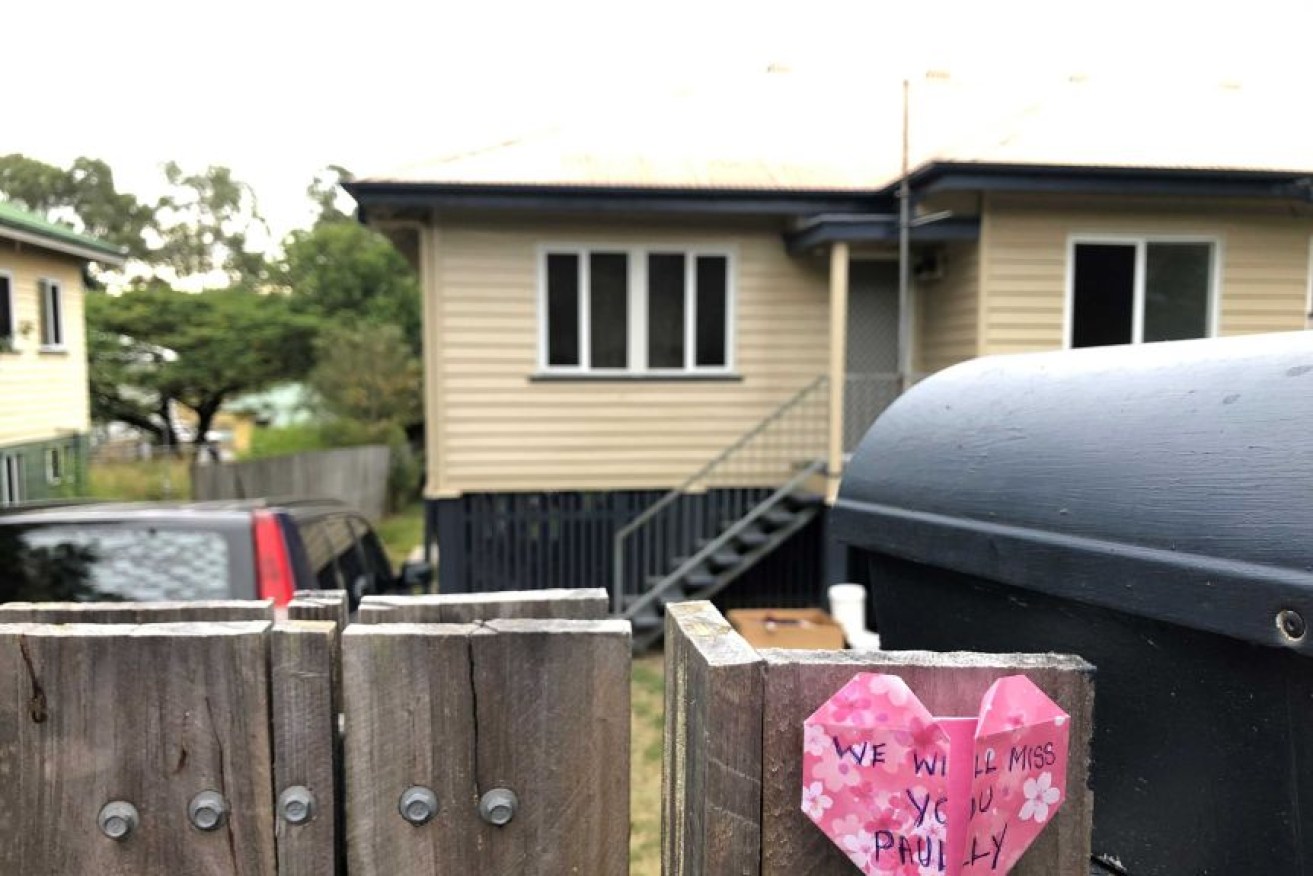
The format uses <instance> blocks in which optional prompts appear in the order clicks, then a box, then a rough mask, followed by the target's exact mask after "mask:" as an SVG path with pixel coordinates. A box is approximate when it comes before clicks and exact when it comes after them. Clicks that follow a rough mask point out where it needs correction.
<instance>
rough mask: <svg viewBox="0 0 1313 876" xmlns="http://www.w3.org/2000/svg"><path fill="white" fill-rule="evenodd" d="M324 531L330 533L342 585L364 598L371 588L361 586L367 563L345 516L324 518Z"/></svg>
mask: <svg viewBox="0 0 1313 876" xmlns="http://www.w3.org/2000/svg"><path fill="white" fill-rule="evenodd" d="M324 530H325V531H326V532H327V533H328V540H329V543H330V544H331V545H332V549H333V554H334V557H335V558H336V561H337V571H338V574H339V575H340V576H341V577H342V584H343V586H345V587H346V589H347V590H350V591H351V593H352V594H353V595H354V596H357V597H359V596H362V595H364V593H365V592H368V591H369V589H370V588H368V587H365V588H362V587H361V586H360V578H361V577H362V576H363V575H364V574H365V561H364V558H363V557H362V556H361V553H360V549H359V548H358V546H357V545H356V536H355V533H353V532H352V531H351V524H350V523H349V522H348V521H347V516H346V515H345V514H334V515H332V516H331V517H326V518H324Z"/></svg>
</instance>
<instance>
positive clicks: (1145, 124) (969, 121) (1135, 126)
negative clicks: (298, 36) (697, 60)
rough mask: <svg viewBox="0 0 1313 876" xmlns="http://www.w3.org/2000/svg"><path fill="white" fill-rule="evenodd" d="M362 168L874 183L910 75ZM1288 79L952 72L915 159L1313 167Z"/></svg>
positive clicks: (801, 186) (712, 182)
mask: <svg viewBox="0 0 1313 876" xmlns="http://www.w3.org/2000/svg"><path fill="white" fill-rule="evenodd" d="M636 103H637V104H638V105H630V106H625V107H620V108H616V107H606V108H599V109H598V111H597V112H596V114H595V115H594V117H592V118H590V119H587V120H585V121H582V122H579V123H577V124H573V125H568V124H564V123H563V124H561V125H559V126H556V127H553V128H550V129H546V130H542V131H537V132H533V133H530V134H527V135H525V136H523V137H519V138H514V139H509V140H506V141H503V142H500V143H496V144H492V145H490V146H489V147H487V148H484V149H477V150H470V151H466V152H462V153H459V154H452V155H446V156H443V157H440V158H437V159H434V160H432V161H428V162H422V163H419V164H414V165H411V166H409V167H404V168H400V169H398V170H395V171H392V172H389V173H384V174H378V175H368V176H364V177H362V178H361V179H360V180H359V181H358V183H357V185H356V188H358V189H360V190H362V191H365V192H368V191H369V189H370V188H372V187H373V186H375V185H376V184H401V185H406V184H409V185H414V186H416V187H423V186H428V185H438V186H443V185H460V186H471V187H484V186H516V185H524V186H533V187H539V188H545V189H551V188H553V187H567V188H576V189H577V188H585V187H594V188H597V189H599V190H605V189H614V188H629V189H651V190H662V191H674V190H681V189H683V190H718V191H735V190H743V191H758V192H766V191H775V192H792V191H810V192H823V191H832V192H876V191H882V190H885V189H887V188H888V187H889V186H891V185H893V184H894V183H895V181H896V180H897V179H898V176H899V174H900V172H901V88H900V86H899V83H897V82H887V81H886V82H880V83H871V82H867V81H857V80H849V81H843V80H840V79H831V80H826V81H822V80H817V79H810V78H808V77H806V76H805V75H801V74H792V73H788V74H780V73H773V74H767V75H764V76H758V77H755V78H753V79H750V80H739V81H736V82H733V83H730V84H728V85H722V86H719V87H712V88H707V89H704V90H702V91H700V92H698V93H696V94H684V95H679V96H677V97H674V98H672V99H669V100H666V101H656V102H650V103H642V102H636ZM1300 107H1301V99H1300V98H1299V97H1298V96H1296V95H1295V94H1293V93H1292V92H1291V91H1290V90H1289V89H1286V88H1280V87H1272V86H1254V87H1252V88H1250V87H1243V86H1236V85H1234V84H1226V85H1221V84H1217V85H1215V84H1199V83H1194V84H1186V85H1180V84H1176V85H1170V86H1168V85H1158V84H1154V83H1145V82H1116V81H1104V80H1098V79H1074V80H1068V79H1063V80H1059V81H1057V82H1054V83H1048V84H1047V85H1044V86H1043V87H1040V86H1036V85H1033V84H1032V85H1028V86H1024V87H1018V86H1015V85H1013V86H1009V87H1006V88H1005V87H1002V86H998V85H991V84H989V83H983V82H965V81H963V82H958V81H954V80H952V79H945V80H943V81H927V82H925V83H918V84H917V85H916V87H915V88H914V91H913V103H912V112H911V115H912V123H911V165H912V167H913V168H916V167H922V166H929V165H931V164H934V163H940V164H943V163H950V164H972V163H982V164H990V165H1010V166H1018V167H1055V166H1059V167H1073V168H1081V167H1084V168H1109V169H1115V168H1138V169H1146V170H1163V171H1180V170H1191V169H1198V170H1205V169H1211V170H1253V171H1274V172H1282V173H1288V174H1306V173H1313V151H1310V150H1309V149H1308V148H1307V144H1308V143H1309V142H1311V141H1313V119H1311V118H1310V117H1309V116H1308V115H1307V114H1305V113H1303V112H1301V111H1300Z"/></svg>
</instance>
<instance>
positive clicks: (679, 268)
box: [647, 253, 684, 368]
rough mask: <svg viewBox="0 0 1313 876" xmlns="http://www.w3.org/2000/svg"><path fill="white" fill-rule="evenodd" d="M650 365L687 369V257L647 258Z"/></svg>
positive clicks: (655, 255) (661, 255)
mask: <svg viewBox="0 0 1313 876" xmlns="http://www.w3.org/2000/svg"><path fill="white" fill-rule="evenodd" d="M647 364H648V367H649V368H683V367H684V256H683V255H682V254H679V253H652V254H651V255H649V256H648V257H647Z"/></svg>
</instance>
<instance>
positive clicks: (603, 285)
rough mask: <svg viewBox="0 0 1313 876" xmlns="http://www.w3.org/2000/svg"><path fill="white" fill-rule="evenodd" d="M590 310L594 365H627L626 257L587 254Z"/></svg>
mask: <svg viewBox="0 0 1313 876" xmlns="http://www.w3.org/2000/svg"><path fill="white" fill-rule="evenodd" d="M588 273H589V286H590V287H591V294H592V310H591V312H590V313H589V318H590V326H589V332H588V334H589V339H590V341H591V343H592V366H593V367H594V368H625V367H627V366H628V365H629V257H628V256H626V255H625V254H624V253H622V252H619V253H617V252H595V253H593V254H592V255H590V256H589V257H588Z"/></svg>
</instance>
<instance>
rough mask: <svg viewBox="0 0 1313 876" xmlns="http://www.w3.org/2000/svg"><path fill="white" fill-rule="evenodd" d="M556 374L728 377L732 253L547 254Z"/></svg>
mask: <svg viewBox="0 0 1313 876" xmlns="http://www.w3.org/2000/svg"><path fill="white" fill-rule="evenodd" d="M539 271H540V277H541V284H542V301H541V306H540V318H541V320H542V325H541V347H542V350H541V353H540V357H539V364H540V367H541V368H542V370H543V371H545V372H548V373H566V374H599V375H605V374H618V375H619V374H637V375H658V376H659V375H674V376H677V375H683V374H718V373H719V374H725V373H728V372H729V371H730V369H731V367H732V363H731V356H732V352H731V351H732V349H733V343H732V331H733V328H732V308H733V271H732V260H731V257H730V254H729V253H728V252H721V251H708V250H702V249H680V248H664V247H663V248H646V247H644V248H636V247H567V246H560V247H556V246H552V247H546V248H544V249H543V251H542V257H541V262H540V266H539Z"/></svg>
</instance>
